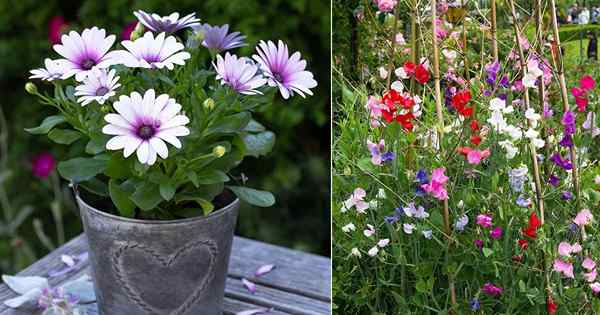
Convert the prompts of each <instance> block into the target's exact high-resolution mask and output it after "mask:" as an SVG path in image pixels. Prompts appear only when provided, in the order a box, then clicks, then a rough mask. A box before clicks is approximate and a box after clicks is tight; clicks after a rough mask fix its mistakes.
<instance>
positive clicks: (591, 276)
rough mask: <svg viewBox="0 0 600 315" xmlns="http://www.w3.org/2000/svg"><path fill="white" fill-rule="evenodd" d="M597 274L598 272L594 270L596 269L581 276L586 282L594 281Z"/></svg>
mask: <svg viewBox="0 0 600 315" xmlns="http://www.w3.org/2000/svg"><path fill="white" fill-rule="evenodd" d="M597 276H598V272H597V271H596V269H594V270H592V271H590V272H588V273H584V274H583V278H584V279H585V281H587V282H594V281H595V280H596V277H597Z"/></svg>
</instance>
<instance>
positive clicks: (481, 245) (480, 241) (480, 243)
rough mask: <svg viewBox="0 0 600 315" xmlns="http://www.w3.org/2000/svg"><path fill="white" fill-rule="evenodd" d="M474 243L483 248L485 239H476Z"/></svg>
mask: <svg viewBox="0 0 600 315" xmlns="http://www.w3.org/2000/svg"><path fill="white" fill-rule="evenodd" d="M473 244H475V246H477V247H479V248H482V247H483V241H482V240H475V241H473Z"/></svg>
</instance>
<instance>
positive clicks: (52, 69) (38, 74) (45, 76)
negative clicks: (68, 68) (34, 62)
mask: <svg viewBox="0 0 600 315" xmlns="http://www.w3.org/2000/svg"><path fill="white" fill-rule="evenodd" d="M44 65H45V66H46V68H38V69H33V70H31V71H29V72H30V73H31V76H30V77H29V78H30V79H41V80H44V81H53V80H59V79H61V78H62V76H63V75H64V74H65V62H64V61H61V60H51V59H50V58H46V59H45V60H44Z"/></svg>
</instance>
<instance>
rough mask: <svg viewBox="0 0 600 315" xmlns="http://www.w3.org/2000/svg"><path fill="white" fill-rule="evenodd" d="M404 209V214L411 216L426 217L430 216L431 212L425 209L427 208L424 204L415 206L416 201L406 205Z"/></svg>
mask: <svg viewBox="0 0 600 315" xmlns="http://www.w3.org/2000/svg"><path fill="white" fill-rule="evenodd" d="M402 210H404V214H405V215H406V216H407V217H410V218H412V217H415V218H417V219H426V218H428V217H429V213H427V212H426V211H425V208H423V206H419V207H417V206H415V203H414V202H411V203H409V204H408V207H405V208H403V209H402Z"/></svg>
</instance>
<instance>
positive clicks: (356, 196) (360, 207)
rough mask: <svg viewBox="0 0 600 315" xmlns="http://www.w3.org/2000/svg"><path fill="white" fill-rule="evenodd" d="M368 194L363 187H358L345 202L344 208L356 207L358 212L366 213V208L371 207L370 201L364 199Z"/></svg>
mask: <svg viewBox="0 0 600 315" xmlns="http://www.w3.org/2000/svg"><path fill="white" fill-rule="evenodd" d="M366 195H367V192H366V191H365V190H364V189H362V188H360V187H359V188H356V189H355V190H354V192H353V193H352V195H350V198H348V200H346V201H345V202H344V208H345V209H346V210H350V209H352V207H356V212H358V213H365V210H367V209H369V203H368V202H366V201H364V200H363V199H364V198H365V196H366Z"/></svg>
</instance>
